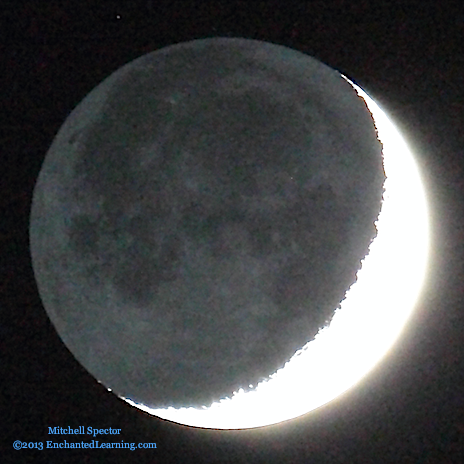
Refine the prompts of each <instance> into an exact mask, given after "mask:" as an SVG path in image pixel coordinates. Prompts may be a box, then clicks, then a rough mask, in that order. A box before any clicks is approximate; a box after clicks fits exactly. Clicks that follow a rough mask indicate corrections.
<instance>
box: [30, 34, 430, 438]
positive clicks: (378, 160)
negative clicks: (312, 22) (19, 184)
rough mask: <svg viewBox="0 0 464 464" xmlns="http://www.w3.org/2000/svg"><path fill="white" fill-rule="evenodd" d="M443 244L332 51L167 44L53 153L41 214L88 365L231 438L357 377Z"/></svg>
mask: <svg viewBox="0 0 464 464" xmlns="http://www.w3.org/2000/svg"><path fill="white" fill-rule="evenodd" d="M411 230H414V239H413V240H411V239H410V237H411V234H410V231H411ZM428 240H429V239H428V213H427V205H426V200H425V192H424V188H423V185H422V183H421V179H420V176H419V172H418V169H417V166H416V164H415V161H414V159H413V156H412V155H411V152H410V150H409V148H408V147H407V145H406V143H405V142H404V140H403V139H402V137H401V136H400V134H399V133H398V131H397V130H396V129H395V127H394V126H393V124H392V123H391V122H390V121H389V119H388V118H387V117H386V116H385V114H384V113H383V112H382V110H381V109H380V108H379V107H378V106H377V105H376V104H375V103H374V102H373V101H372V100H371V99H370V98H369V97H368V96H367V95H366V94H365V93H364V92H363V91H362V90H361V89H360V88H359V87H357V86H356V85H354V84H352V83H351V82H350V81H349V80H348V79H346V78H345V77H344V76H342V75H340V73H338V72H336V71H334V70H332V69H330V68H329V67H327V66H326V65H324V64H322V63H320V62H318V61H317V60H315V59H313V58H311V57H308V56H306V55H304V54H302V53H300V52H297V51H294V50H291V49H288V48H285V47H282V46H277V45H274V44H269V43H264V42H259V41H254V40H245V39H224V38H217V39H205V40H197V41H192V42H188V43H184V44H178V45H174V46H171V47H167V48H164V49H161V50H158V51H156V52H153V53H150V54H148V55H145V56H143V57H141V58H139V59H137V60H135V61H133V62H131V63H129V64H128V65H126V66H124V67H123V68H121V69H120V70H118V71H116V72H115V73H113V74H112V75H111V76H110V77H108V78H107V79H106V80H105V81H103V82H102V83H101V84H100V85H99V86H97V87H96V88H95V89H94V90H93V91H92V92H91V93H90V94H89V95H88V96H87V97H86V98H85V99H84V100H83V101H82V102H81V103H80V104H79V105H78V106H77V107H76V109H75V110H74V111H73V112H72V113H71V114H70V116H69V117H68V118H67V120H66V121H65V123H64V124H63V126H62V127H61V129H60V131H59V132H58V134H57V136H56V137H55V140H54V141H53V144H52V146H51V147H50V150H49V152H48V153H47V156H46V159H45V161H44V164H43V167H42V170H41V172H40V175H39V179H38V181H37V184H36V187H35V191H34V198H33V205H32V211H31V221H30V243H31V254H32V262H33V267H34V273H35V276H36V280H37V284H38V288H39V292H40V296H41V298H42V301H43V303H44V307H45V309H46V311H47V313H48V315H49V317H50V319H51V320H52V322H53V324H54V326H55V328H56V330H57V332H58V334H59V335H60V337H61V338H62V340H63V342H64V343H65V344H66V346H67V347H68V348H69V349H70V351H71V352H72V353H73V355H74V356H75V357H76V359H77V360H78V361H79V362H80V363H81V364H82V365H83V366H84V367H85V368H86V369H87V370H88V371H89V372H90V373H91V374H92V375H93V376H94V377H95V378H96V379H97V380H98V381H99V382H101V383H102V384H104V385H105V386H106V387H107V388H108V389H109V390H111V391H113V392H114V393H115V394H117V395H118V396H119V397H121V398H123V399H125V400H126V401H127V402H129V403H130V404H132V405H134V406H136V407H138V408H140V409H142V410H145V411H147V412H149V413H151V414H154V415H156V416H158V417H161V418H164V419H168V420H171V421H174V422H178V423H181V424H185V425H191V426H197V427H205V428H217V429H235V428H251V427H260V426H265V425H269V424H275V423H278V422H281V421H284V420H288V419H291V418H294V417H297V416H300V415H302V414H305V413H307V412H309V411H311V410H313V409H315V408H317V407H319V406H321V405H323V404H325V403H327V402H329V401H331V400H332V399H334V398H335V397H337V396H338V395H340V394H341V393H342V392H344V391H346V390H347V389H348V388H350V387H352V386H353V385H355V384H356V383H357V382H358V381H359V380H360V379H361V378H362V377H363V376H364V375H366V374H367V373H368V372H369V371H370V369H371V368H372V367H373V366H374V365H375V364H376V363H377V362H378V361H379V360H380V359H382V357H383V356H384V355H385V354H386V353H387V352H388V350H389V349H390V347H391V346H392V344H393V343H394V341H395V340H396V339H397V338H398V336H399V334H400V332H401V330H402V328H403V326H404V324H405V322H406V321H407V319H408V318H409V316H410V314H411V312H412V310H413V308H414V305H415V301H416V299H417V297H418V294H419V292H420V289H421V285H422V282H423V278H424V275H425V270H426V264H427V256H428Z"/></svg>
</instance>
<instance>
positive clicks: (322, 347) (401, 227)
mask: <svg viewBox="0 0 464 464" xmlns="http://www.w3.org/2000/svg"><path fill="white" fill-rule="evenodd" d="M342 77H343V78H344V79H346V80H347V81H348V82H349V83H350V84H351V85H352V86H353V88H354V89H355V90H356V92H357V93H358V95H359V96H360V97H362V98H363V99H364V100H365V102H366V105H367V107H368V108H369V110H370V112H371V114H372V116H373V119H374V122H375V125H376V128H377V132H378V137H379V139H380V141H381V142H382V144H383V163H384V171H385V174H386V181H385V193H384V199H383V203H382V207H381V211H380V214H379V218H378V220H377V222H376V227H377V231H378V233H377V237H376V238H375V240H374V241H373V242H372V243H371V245H370V247H369V253H368V255H367V256H366V257H365V258H364V260H363V262H362V267H361V269H360V270H359V271H358V273H357V280H356V283H355V284H353V285H352V287H351V288H350V289H349V291H348V292H347V294H346V297H345V299H344V300H343V301H342V302H341V305H340V307H339V308H338V309H337V311H336V312H335V315H334V317H333V319H332V321H331V323H330V325H329V326H327V327H325V328H323V329H322V330H321V331H320V332H319V333H318V334H317V335H316V337H315V339H314V340H313V341H311V342H309V343H308V344H307V345H305V346H304V347H302V348H301V350H299V351H297V352H296V353H295V355H294V356H293V357H292V358H291V359H290V360H289V361H288V362H287V363H286V364H285V365H284V367H283V368H282V369H279V370H278V371H277V372H275V373H274V374H273V375H271V376H270V377H269V379H268V380H266V381H263V382H261V383H259V384H258V385H257V386H256V388H255V389H254V390H252V391H247V392H245V391H244V390H243V389H240V390H239V391H238V392H235V393H234V395H233V396H232V398H226V399H222V400H221V401H219V402H216V403H213V404H212V405H211V406H210V407H208V408H202V409H198V408H179V409H176V408H165V409H153V408H149V407H146V406H144V405H143V404H137V403H136V402H134V401H132V400H131V399H130V398H124V397H123V399H124V400H125V401H127V402H128V403H130V404H132V405H133V406H136V407H137V408H139V409H141V410H143V411H146V412H148V413H149V414H152V415H155V416H158V417H160V418H162V419H167V420H170V421H173V422H177V423H180V424H184V425H190V426H195V427H202V428H214V429H245V428H256V427H262V426H266V425H272V424H277V423H279V422H283V421H286V420H290V419H294V418H296V417H299V416H302V415H304V414H306V413H308V412H310V411H312V410H314V409H316V408H319V407H320V406H323V405H324V404H326V403H328V402H330V401H331V400H333V399H335V398H336V397H338V396H339V395H341V394H342V393H343V392H345V391H347V390H348V389H350V388H351V387H353V386H354V385H355V384H356V383H358V382H359V381H360V380H361V379H362V378H363V377H364V376H365V375H366V374H368V372H369V371H370V370H371V369H372V368H373V367H374V366H375V365H376V364H377V363H379V362H380V361H381V360H382V358H383V357H384V356H385V355H386V354H387V353H388V351H389V350H390V348H391V347H392V345H393V344H394V343H395V341H396V340H397V339H398V337H399V336H400V334H401V332H402V329H403V327H404V326H405V324H406V322H407V321H408V319H409V317H410V316H411V314H412V312H413V310H414V307H415V304H416V301H417V299H418V297H419V295H420V292H421V289H422V285H423V282H424V278H425V274H426V270H427V262H428V255H429V248H430V243H429V237H430V234H429V212H428V202H427V196H426V192H425V188H424V184H423V181H422V179H421V176H420V173H419V169H418V165H417V163H416V161H415V158H414V156H413V154H412V152H411V149H410V148H409V147H408V145H407V143H406V142H405V140H404V138H403V137H402V135H401V134H400V132H399V131H398V130H397V128H396V127H395V126H394V124H393V122H392V121H391V120H390V119H389V118H388V116H387V115H386V114H385V112H384V111H383V110H382V109H381V108H380V107H379V105H377V104H376V103H375V102H374V100H373V99H372V98H370V97H369V95H368V94H367V93H366V92H365V91H363V90H362V89H361V88H360V87H359V86H357V85H355V84H354V83H353V82H351V81H350V80H349V79H348V78H347V77H346V76H343V75H342ZM411 230H414V239H413V240H408V237H409V234H406V233H405V231H411ZM379 296H381V297H380V298H379Z"/></svg>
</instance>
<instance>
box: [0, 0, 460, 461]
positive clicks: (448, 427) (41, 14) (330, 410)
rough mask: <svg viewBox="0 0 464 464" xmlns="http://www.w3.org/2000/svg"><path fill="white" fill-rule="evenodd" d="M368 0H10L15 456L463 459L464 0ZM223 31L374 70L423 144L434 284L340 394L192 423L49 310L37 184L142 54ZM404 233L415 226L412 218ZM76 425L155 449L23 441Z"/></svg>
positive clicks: (4, 314) (360, 73)
mask: <svg viewBox="0 0 464 464" xmlns="http://www.w3.org/2000/svg"><path fill="white" fill-rule="evenodd" d="M367 3H368V2H355V3H352V2H346V1H341V0H340V1H324V2H319V1H316V2H290V1H288V2H283V1H282V2H278V1H268V2H252V1H217V2H214V3H211V2H207V1H204V2H203V1H199V2H196V3H193V2H192V3H190V2H186V1H170V2H158V1H155V0H152V1H136V0H134V1H130V2H129V1H128V2H124V3H122V2H104V1H101V2H96V1H95V2H90V1H85V0H82V1H80V2H75V3H72V2H57V1H55V0H49V1H36V2H34V1H29V2H11V3H8V2H3V3H2V5H1V7H0V18H1V24H0V34H1V36H0V40H1V47H2V48H1V55H0V59H1V63H2V65H1V68H0V69H1V73H0V79H1V83H2V86H1V97H0V98H2V100H3V102H2V104H1V106H0V107H1V108H2V109H3V111H1V113H0V117H1V121H0V127H1V141H2V143H1V171H0V173H1V177H0V182H1V184H0V185H1V192H0V205H1V209H2V212H1V222H0V227H1V229H0V243H1V247H2V249H1V267H0V272H1V275H0V289H1V290H0V295H1V300H0V311H1V319H0V347H1V348H0V349H1V356H2V359H1V361H2V362H1V364H0V368H1V377H0V382H1V384H2V386H1V389H0V408H1V409H0V414H1V420H0V424H1V429H0V444H1V448H0V453H1V454H0V461H1V462H6V463H9V462H18V463H21V462H34V463H35V462H48V463H53V462H66V463H74V462H76V463H77V462H79V463H87V462H88V463H91V462H133V461H135V460H136V461H140V462H153V463H156V462H160V463H164V462H176V463H177V462H179V463H180V462H197V463H199V462H221V463H222V462H231V463H232V462H233V463H239V462H247V463H248V462H250V463H252V462H253V463H254V462H259V463H261V462H263V463H268V462H279V463H281V462H284V463H300V462H301V463H313V462H330V463H339V462H340V463H370V462H376V463H377V462H391V463H393V462H394V463H452V462H462V460H463V459H464V375H463V368H464V342H463V335H464V312H463V300H464V299H463V291H464V285H463V283H462V282H463V281H462V278H463V275H464V273H463V263H464V249H463V239H464V225H463V222H462V219H463V218H462V214H463V213H462V212H463V211H464V207H463V206H464V205H463V199H462V193H463V192H462V190H463V175H462V174H463V172H462V170H463V161H462V159H461V158H462V157H463V156H464V149H463V146H464V143H463V142H464V138H463V136H462V129H461V128H462V127H463V122H464V121H463V119H464V95H463V94H464V92H463V87H464V82H463V77H462V75H463V71H464V55H463V47H462V43H463V41H464V34H463V32H462V28H463V26H462V24H463V19H464V18H463V16H464V15H463V14H462V13H461V9H462V7H461V6H460V5H459V3H458V2H456V4H452V3H451V2H446V1H442V2H437V3H436V5H435V6H433V5H432V6H430V5H426V4H425V3H423V2H422V3H411V2H409V3H408V2H388V1H385V2H382V3H381V5H377V4H375V3H369V4H367ZM118 16H119V17H118ZM214 36H222V37H244V38H252V39H258V40H266V41H269V42H274V43H277V44H282V45H286V46H290V47H293V48H296V49H298V50H301V51H303V52H305V53H308V54H309V55H312V56H314V57H315V58H318V59H320V60H321V61H323V62H324V63H326V64H328V65H330V66H332V67H333V68H335V69H338V70H340V71H341V72H342V73H344V74H345V75H347V76H348V77H350V78H351V79H352V80H354V81H355V82H356V83H357V84H358V85H360V86H361V87H363V88H364V89H365V90H366V91H367V92H368V93H369V94H370V95H371V96H372V97H373V98H374V99H376V100H377V102H378V103H380V104H381V105H382V106H383V108H384V109H385V110H386V111H387V112H388V114H389V115H390V116H391V118H393V120H394V121H395V123H396V124H397V126H398V128H399V129H400V130H401V131H402V132H403V134H404V135H405V137H406V139H407V141H408V143H409V144H410V146H411V147H412V149H413V151H414V153H415V154H416V155H417V160H418V162H419V164H420V167H421V170H422V174H423V177H424V180H425V182H426V186H427V190H428V192H429V193H428V195H429V202H430V208H431V211H432V216H431V219H432V250H431V251H432V253H431V264H430V270H429V273H428V276H427V280H426V283H425V287H424V291H423V293H422V295H421V297H420V299H419V302H418V305H417V308H416V310H415V312H414V313H413V316H412V317H411V319H410V321H409V322H408V324H407V326H406V328H405V330H404V332H403V334H402V336H401V338H400V340H399V341H398V343H397V344H396V345H395V347H394V348H393V349H392V350H391V352H390V353H389V354H388V356H387V357H386V358H385V359H384V360H383V362H382V363H381V364H380V365H379V366H377V367H376V368H375V369H374V370H373V371H372V372H371V373H370V374H369V375H368V376H367V377H365V378H364V379H363V380H362V381H361V382H360V383H359V384H358V385H357V386H356V388H353V389H352V390H350V391H348V392H347V393H345V394H344V395H342V396H341V397H339V398H338V399H336V400H334V401H333V402H331V403H330V404H328V405H326V406H324V407H322V408H320V409H318V410H317V411H313V412H312V413H309V414H307V415H305V416H302V417H300V418H298V419H295V420H293V421H289V422H286V423H284V424H280V425H276V426H271V427H265V428H261V429H256V430H249V431H212V430H202V429H194V428H189V427H184V426H180V425H177V424H173V423H170V422H166V421H162V420H159V419H157V418H154V417H151V416H149V415H147V414H144V413H141V412H140V411H138V410H136V409H135V408H131V407H129V406H128V405H127V404H126V403H124V402H123V401H121V400H119V399H118V398H117V397H116V396H115V395H112V394H111V393H109V392H107V391H106V389H105V388H104V387H103V386H102V385H100V384H98V383H97V382H96V381H95V380H94V379H93V378H92V377H91V376H90V375H88V374H87V373H86V371H85V370H84V369H83V368H82V367H81V366H80V365H79V364H78V362H77V361H76V360H75V359H74V358H73V357H72V355H71V354H70V352H69V351H68V350H67V348H66V347H65V346H64V345H63V344H62V342H61V341H60V339H59V337H58V335H57V334H56V332H55V330H54V328H53V327H52V325H51V323H50V321H49V320H48V317H47V315H46V313H45V311H44V309H43V306H42V304H41V301H40V298H39V295H38V292H37V288H36V285H35V281H34V277H33V272H32V267H31V263H30V256H29V246H28V220H29V213H30V204H31V199H32V191H33V187H34V183H35V180H36V178H37V175H38V173H39V170H40V167H41V163H42V162H43V159H44V156H45V154H46V152H47V150H48V148H49V146H50V144H51V143H52V140H53V138H54V136H55V135H56V133H57V131H58V129H59V128H60V126H61V125H62V123H63V122H64V120H65V119H66V117H67V116H68V115H69V113H70V112H71V111H72V110H73V109H74V107H75V106H76V105H77V104H78V103H79V102H80V101H81V100H82V99H83V98H84V97H85V96H86V95H87V93H88V92H89V91H90V90H92V89H93V88H94V87H95V86H96V85H97V84H99V83H100V82H101V81H102V80H103V79H105V78H106V77H107V76H108V75H109V74H111V73H112V72H113V71H115V70H116V69H118V68H119V67H121V66H122V65H124V64H126V63H127V62H129V61H131V60H133V59H135V58H137V57H139V56H140V55H143V54H145V53H148V52H150V51H152V50H155V49H157V48H161V47H163V46H166V45H170V44H173V43H177V42H182V41H186V40H191V39H197V38H204V37H214ZM407 234H408V238H410V239H411V240H414V234H415V231H414V230H410V231H407ZM398 265H399V266H400V265H401V263H398ZM68 425H69V426H71V427H77V426H79V425H84V426H92V427H96V428H99V427H113V428H121V429H122V433H121V435H120V436H119V437H117V438H116V437H115V438H108V439H107V441H118V440H121V439H123V440H124V441H125V442H136V443H138V442H156V443H157V449H151V450H135V451H129V450H120V449H115V450H102V449H99V450H95V449H94V450H76V451H73V450H65V449H62V450H43V451H39V450H36V449H27V450H19V451H14V450H13V447H12V444H13V441H14V440H21V441H26V442H45V441H46V440H50V439H53V440H54V441H58V440H59V441H61V440H62V439H67V440H68V441H70V440H71V438H70V437H69V436H61V437H57V436H55V437H52V436H50V435H48V427H49V426H52V427H54V426H62V427H67V426H68ZM79 439H83V440H85V441H88V437H87V436H84V437H79ZM101 441H104V439H103V440H101Z"/></svg>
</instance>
